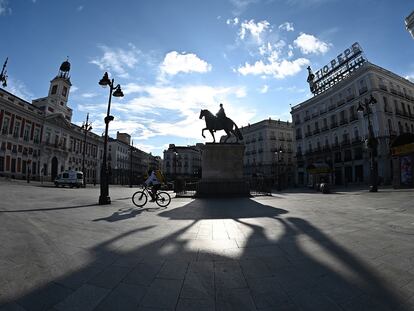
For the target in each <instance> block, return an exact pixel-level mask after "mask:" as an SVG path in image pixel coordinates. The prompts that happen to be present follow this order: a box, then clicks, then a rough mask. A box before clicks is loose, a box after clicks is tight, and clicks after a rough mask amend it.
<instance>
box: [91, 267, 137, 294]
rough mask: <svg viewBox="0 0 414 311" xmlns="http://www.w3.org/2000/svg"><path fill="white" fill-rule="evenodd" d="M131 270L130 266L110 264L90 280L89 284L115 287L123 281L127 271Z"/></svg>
mask: <svg viewBox="0 0 414 311" xmlns="http://www.w3.org/2000/svg"><path fill="white" fill-rule="evenodd" d="M130 270H131V268H129V267H120V266H115V265H112V266H109V267H107V268H106V269H105V270H103V271H102V272H101V273H99V274H98V275H96V276H95V277H94V278H92V279H91V280H89V281H88V284H92V285H95V286H98V287H103V288H109V289H111V288H114V287H115V286H116V285H118V284H119V282H121V281H122V280H123V279H124V278H125V276H126V275H127V273H128V272H129V271H130Z"/></svg>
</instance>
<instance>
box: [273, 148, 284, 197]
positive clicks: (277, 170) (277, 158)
mask: <svg viewBox="0 0 414 311" xmlns="http://www.w3.org/2000/svg"><path fill="white" fill-rule="evenodd" d="M282 152H283V150H282V147H281V146H280V147H279V150H276V152H275V154H276V178H277V191H280V190H282V188H281V186H280V176H279V175H280V172H279V154H282Z"/></svg>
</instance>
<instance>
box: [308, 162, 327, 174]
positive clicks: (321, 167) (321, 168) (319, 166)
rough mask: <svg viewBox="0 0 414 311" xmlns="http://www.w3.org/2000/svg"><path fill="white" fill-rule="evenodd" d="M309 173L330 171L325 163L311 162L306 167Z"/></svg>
mask: <svg viewBox="0 0 414 311" xmlns="http://www.w3.org/2000/svg"><path fill="white" fill-rule="evenodd" d="M306 170H307V171H308V173H309V174H326V173H329V172H330V171H331V168H330V167H329V165H328V164H327V163H312V164H311V165H308V167H307V168H306Z"/></svg>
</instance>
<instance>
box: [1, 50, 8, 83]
mask: <svg viewBox="0 0 414 311" xmlns="http://www.w3.org/2000/svg"><path fill="white" fill-rule="evenodd" d="M8 60H9V58H8V57H7V58H6V61H5V62H4V64H3V69H2V70H1V73H0V82H1V83H2V86H3V87H6V86H7V70H6V66H7V61H8Z"/></svg>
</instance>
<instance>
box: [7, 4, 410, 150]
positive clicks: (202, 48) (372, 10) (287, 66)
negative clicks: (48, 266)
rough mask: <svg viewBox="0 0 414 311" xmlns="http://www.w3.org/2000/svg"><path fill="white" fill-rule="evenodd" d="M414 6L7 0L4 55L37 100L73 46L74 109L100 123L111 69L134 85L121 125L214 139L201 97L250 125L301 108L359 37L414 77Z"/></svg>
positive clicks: (386, 62)
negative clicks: (412, 31) (413, 25)
mask: <svg viewBox="0 0 414 311" xmlns="http://www.w3.org/2000/svg"><path fill="white" fill-rule="evenodd" d="M413 9H414V5H413V2H412V1H408V0H394V1H391V0H364V1H361V0H360V1H340V0H208V1H206V0H128V1H126V0H124V1H122V0H120V1H107V0H88V1H86V0H71V1H64V0H53V1H52V0H0V29H2V39H1V44H0V61H1V62H3V61H4V59H5V58H6V57H7V56H8V57H9V64H8V75H9V81H8V82H9V83H8V84H9V87H8V88H7V90H8V91H9V92H12V93H14V94H16V95H18V96H20V97H23V98H24V99H26V100H29V101H31V100H32V99H35V98H39V97H43V96H46V95H47V92H48V88H49V81H50V80H51V79H52V78H53V77H54V76H55V75H56V73H57V69H58V68H59V66H60V64H61V62H62V61H64V60H65V59H66V57H67V56H69V61H70V62H71V64H72V69H71V81H72V84H73V87H72V90H71V93H70V97H69V106H70V107H71V108H72V109H73V111H74V114H73V119H72V121H73V122H74V123H77V124H81V123H82V121H83V120H84V119H85V117H86V114H87V113H88V112H89V113H90V117H91V119H92V122H93V127H94V132H96V133H97V134H101V133H102V132H103V129H104V124H103V118H104V115H105V113H106V107H107V98H108V90H107V89H103V88H101V87H100V86H99V85H98V81H99V79H100V78H101V77H102V75H103V73H104V71H108V72H109V73H110V76H111V77H113V78H115V81H116V82H117V83H120V84H121V85H122V88H123V90H124V93H125V97H124V98H122V99H121V100H118V99H114V101H113V104H112V109H111V114H112V115H114V116H115V121H114V122H111V124H110V134H111V135H114V134H115V133H116V131H121V132H127V133H130V134H131V136H132V137H133V140H134V145H136V146H139V147H141V148H142V149H144V150H146V151H150V152H152V153H153V154H157V155H162V151H163V150H164V149H165V148H166V147H167V146H168V144H170V143H175V144H178V145H187V144H193V143H196V142H204V141H205V140H204V139H203V138H202V137H201V129H202V128H203V127H204V122H203V121H202V120H199V119H198V115H199V112H200V109H209V110H211V111H212V112H214V113H215V112H217V110H218V108H219V103H220V102H222V103H223V104H224V108H225V110H226V113H227V115H228V116H229V117H230V118H232V119H233V120H234V121H235V122H236V123H237V124H238V125H239V126H242V125H247V124H248V123H249V122H250V123H252V122H257V121H260V120H263V119H265V118H269V117H271V118H274V119H281V120H289V119H290V113H289V111H290V105H295V104H298V103H300V102H302V101H303V100H306V99H307V98H309V97H310V96H311V95H310V92H309V88H308V85H307V83H306V77H307V70H306V67H307V66H308V65H311V67H312V68H313V70H314V71H316V70H318V69H319V68H320V67H322V66H323V65H325V64H326V63H328V62H329V61H330V60H331V59H333V58H335V57H336V55H338V54H339V53H341V52H342V51H343V50H345V49H346V48H348V47H349V46H351V44H352V43H354V42H359V43H360V45H361V47H362V48H363V50H364V52H365V54H366V56H367V58H368V60H369V61H371V62H373V63H375V64H377V65H380V66H382V67H384V68H386V69H388V70H391V71H393V72H395V73H397V74H399V75H401V76H403V77H414V41H413V39H412V38H411V37H410V35H409V33H408V32H407V31H406V30H405V26H404V18H405V17H406V16H408V15H409V14H410V12H411V11H412V10H413ZM223 133H224V132H223ZM217 134H220V133H217ZM207 139H208V141H209V140H210V137H208V136H207Z"/></svg>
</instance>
